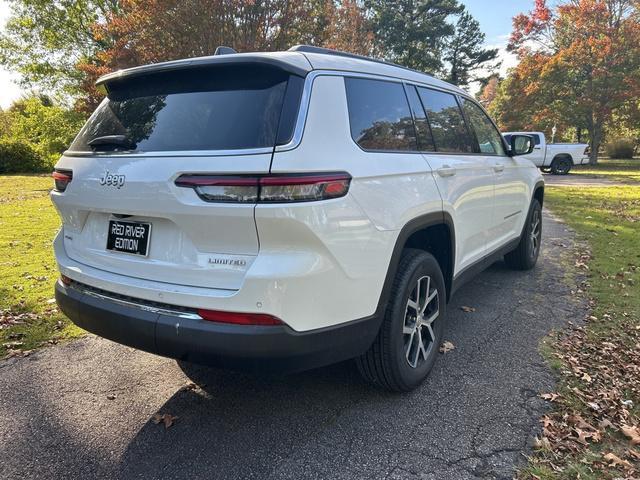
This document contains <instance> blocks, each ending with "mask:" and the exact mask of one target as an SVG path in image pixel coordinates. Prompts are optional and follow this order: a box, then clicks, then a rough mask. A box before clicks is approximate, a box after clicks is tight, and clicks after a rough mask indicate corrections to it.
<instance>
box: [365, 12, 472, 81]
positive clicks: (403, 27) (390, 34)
mask: <svg viewBox="0 0 640 480" xmlns="http://www.w3.org/2000/svg"><path fill="white" fill-rule="evenodd" d="M365 8H366V9H367V17H368V18H369V19H370V21H371V26H372V30H373V34H374V36H375V38H376V48H375V49H374V52H373V53H374V54H375V55H378V56H381V57H383V58H386V59H387V60H390V61H393V62H396V63H399V64H401V65H404V66H406V67H409V68H414V69H416V70H421V71H425V72H432V73H434V74H436V73H439V72H441V70H442V68H443V63H442V52H443V50H444V49H445V46H446V39H447V38H449V37H450V36H451V35H453V33H454V31H455V28H454V26H453V25H451V24H450V23H449V22H448V21H447V19H448V17H449V16H450V15H457V14H459V13H461V12H462V10H463V7H462V6H461V5H460V4H459V3H458V1H457V0H400V1H397V2H389V1H387V0H366V1H365Z"/></svg>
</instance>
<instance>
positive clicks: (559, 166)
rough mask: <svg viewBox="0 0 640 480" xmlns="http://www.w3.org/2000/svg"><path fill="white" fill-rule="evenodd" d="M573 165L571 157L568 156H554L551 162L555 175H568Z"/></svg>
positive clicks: (552, 171)
mask: <svg viewBox="0 0 640 480" xmlns="http://www.w3.org/2000/svg"><path fill="white" fill-rule="evenodd" d="M571 167H573V162H572V161H571V159H569V158H566V157H559V158H554V159H553V162H551V173H552V174H554V175H567V174H568V173H569V172H570V171H571Z"/></svg>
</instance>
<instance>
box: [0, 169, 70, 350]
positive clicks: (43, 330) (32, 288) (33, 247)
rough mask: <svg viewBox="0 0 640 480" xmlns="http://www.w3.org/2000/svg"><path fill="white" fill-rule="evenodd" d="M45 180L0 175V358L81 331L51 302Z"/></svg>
mask: <svg viewBox="0 0 640 480" xmlns="http://www.w3.org/2000/svg"><path fill="white" fill-rule="evenodd" d="M51 186H52V180H51V178H50V177H49V176H0V278H1V279H2V282H1V283H0V358H3V357H5V356H6V355H14V354H16V353H19V352H24V351H29V350H31V349H33V348H36V347H39V346H41V345H43V344H48V343H55V342H57V341H59V340H61V339H64V338H70V337H74V336H77V335H80V334H81V333H82V330H80V329H79V328H77V327H75V326H74V325H72V324H71V323H70V322H69V320H67V319H66V317H65V316H64V315H63V314H61V313H60V312H59V311H58V309H57V308H56V304H55V303H53V285H54V283H55V281H56V279H57V277H58V273H57V271H56V267H55V262H54V259H53V249H52V246H51V243H52V240H53V237H54V235H55V233H56V232H57V230H58V228H59V226H60V222H59V219H58V215H57V214H56V212H55V209H54V208H53V206H52V204H51V201H50V200H49V196H48V193H49V190H50V189H51Z"/></svg>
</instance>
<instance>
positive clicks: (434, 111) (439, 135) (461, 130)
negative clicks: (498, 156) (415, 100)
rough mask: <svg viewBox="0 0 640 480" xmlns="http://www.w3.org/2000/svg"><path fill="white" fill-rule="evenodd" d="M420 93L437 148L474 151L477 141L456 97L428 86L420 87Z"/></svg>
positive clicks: (446, 150) (442, 150)
mask: <svg viewBox="0 0 640 480" xmlns="http://www.w3.org/2000/svg"><path fill="white" fill-rule="evenodd" d="M418 93H419V94H420V99H421V100H422V104H423V105H424V108H425V110H426V112H427V118H428V119H429V123H430V125H431V132H432V133H433V140H434V141H435V144H436V150H437V151H438V152H452V153H457V152H462V153H472V152H474V151H475V148H474V144H475V142H474V140H473V139H472V137H471V135H470V133H469V129H468V128H467V125H466V122H465V120H464V117H463V116H462V111H461V110H460V107H459V105H458V102H457V101H456V98H455V97H454V96H453V95H451V94H450V93H445V92H440V91H437V90H431V89H428V88H418Z"/></svg>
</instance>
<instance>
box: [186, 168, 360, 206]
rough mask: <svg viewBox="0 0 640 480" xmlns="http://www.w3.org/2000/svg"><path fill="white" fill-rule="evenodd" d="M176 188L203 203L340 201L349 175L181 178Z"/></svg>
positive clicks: (349, 178) (197, 176)
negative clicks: (192, 192) (188, 191)
mask: <svg viewBox="0 0 640 480" xmlns="http://www.w3.org/2000/svg"><path fill="white" fill-rule="evenodd" d="M175 183H176V185H177V186H178V187H187V188H193V189H194V190H195V191H196V193H197V194H198V196H199V197H200V198H201V199H203V200H205V201H207V202H232V203H288V202H312V201H318V200H328V199H331V198H339V197H343V196H345V195H346V194H347V192H348V191H349V185H350V183H351V175H349V174H348V173H344V172H339V173H310V174H307V173H305V174H277V175H190V174H189V175H181V176H180V177H178V179H177V180H176V182H175Z"/></svg>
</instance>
